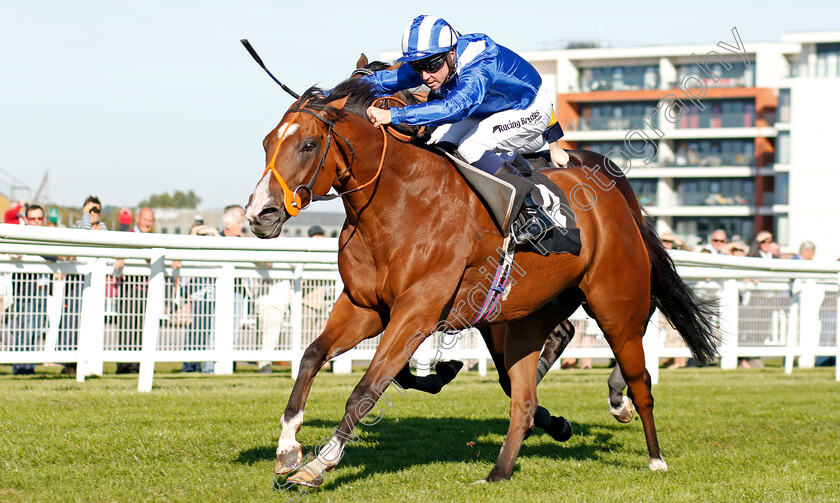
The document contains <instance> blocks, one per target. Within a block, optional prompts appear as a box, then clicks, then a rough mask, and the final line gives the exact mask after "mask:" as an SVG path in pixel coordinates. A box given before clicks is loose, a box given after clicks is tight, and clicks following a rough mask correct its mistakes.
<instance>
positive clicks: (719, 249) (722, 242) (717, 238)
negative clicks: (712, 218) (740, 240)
mask: <svg viewBox="0 0 840 503" xmlns="http://www.w3.org/2000/svg"><path fill="white" fill-rule="evenodd" d="M725 247H726V231H725V230H723V229H717V230H716V231H714V232H713V233H712V235H711V237H709V244H707V245H706V246H704V247H703V250H706V251H708V252H709V253H711V254H712V255H724V254H725V253H726V250H725Z"/></svg>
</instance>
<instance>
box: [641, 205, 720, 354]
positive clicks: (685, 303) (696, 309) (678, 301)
mask: <svg viewBox="0 0 840 503" xmlns="http://www.w3.org/2000/svg"><path fill="white" fill-rule="evenodd" d="M639 230H640V231H641V233H642V239H643V240H644V242H645V247H646V248H647V250H648V256H649V257H650V291H651V296H652V297H653V302H654V304H655V306H656V307H658V308H659V311H660V312H661V313H662V314H664V315H665V317H666V318H668V321H670V322H671V325H673V326H674V328H676V329H677V331H678V332H679V333H680V335H681V336H682V338H683V340H684V341H685V343H686V345H687V346H688V348H689V349H690V350H691V354H692V355H693V356H694V359H695V360H697V361H698V362H700V363H701V364H706V363H710V362H711V361H712V360H714V359H715V357H716V356H717V345H718V344H719V343H720V338H719V337H718V335H717V333H716V331H715V324H714V321H713V320H714V316H715V303H714V301H709V300H703V299H700V298H698V297H697V294H695V293H694V291H693V290H692V289H691V288H689V286H688V285H686V284H685V281H683V280H682V278H681V277H680V275H679V274H677V268H676V267H675V266H674V261H673V260H671V256H670V255H668V252H667V251H666V250H665V247H664V246H662V242H661V241H660V240H659V237H658V236H657V235H656V231H655V230H654V229H653V228H652V226H651V224H650V223H649V222H647V221H645V220H643V221H642V226H641V228H640V229H639Z"/></svg>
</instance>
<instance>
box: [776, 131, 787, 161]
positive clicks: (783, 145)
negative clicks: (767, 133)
mask: <svg viewBox="0 0 840 503" xmlns="http://www.w3.org/2000/svg"><path fill="white" fill-rule="evenodd" d="M776 162H777V163H779V164H790V131H779V135H778V136H777V137H776Z"/></svg>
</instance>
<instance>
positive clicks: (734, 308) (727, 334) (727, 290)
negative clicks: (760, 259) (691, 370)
mask: <svg viewBox="0 0 840 503" xmlns="http://www.w3.org/2000/svg"><path fill="white" fill-rule="evenodd" d="M738 293H739V288H738V280H737V279H728V280H726V281H724V282H723V289H722V290H721V292H720V337H721V343H720V348H719V350H720V351H719V353H720V368H722V369H734V368H736V367H738V309H739V307H738Z"/></svg>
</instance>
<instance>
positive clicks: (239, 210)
mask: <svg viewBox="0 0 840 503" xmlns="http://www.w3.org/2000/svg"><path fill="white" fill-rule="evenodd" d="M222 225H223V226H224V227H223V228H222V236H225V237H229V238H230V237H234V238H238V237H244V236H247V235H248V227H247V225H248V224H247V220H245V209H244V208H243V207H242V206H240V205H238V204H231V205H228V206H225V211H224V213H223V214H222Z"/></svg>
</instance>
